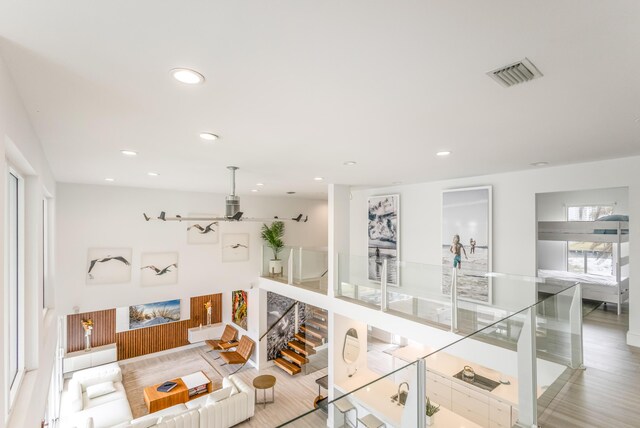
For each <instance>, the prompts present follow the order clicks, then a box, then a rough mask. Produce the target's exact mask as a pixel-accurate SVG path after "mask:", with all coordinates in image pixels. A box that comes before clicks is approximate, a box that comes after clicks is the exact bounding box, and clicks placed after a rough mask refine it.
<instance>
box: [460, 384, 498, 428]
mask: <svg viewBox="0 0 640 428" xmlns="http://www.w3.org/2000/svg"><path fill="white" fill-rule="evenodd" d="M451 405H452V410H453V411H454V412H456V413H457V414H459V415H461V416H463V417H464V418H466V419H468V420H470V421H471V422H475V423H476V424H478V425H480V426H482V427H489V397H487V396H486V395H484V394H482V393H479V392H476V391H473V390H472V389H471V388H467V387H466V386H463V385H459V384H458V383H456V382H452V384H451Z"/></svg>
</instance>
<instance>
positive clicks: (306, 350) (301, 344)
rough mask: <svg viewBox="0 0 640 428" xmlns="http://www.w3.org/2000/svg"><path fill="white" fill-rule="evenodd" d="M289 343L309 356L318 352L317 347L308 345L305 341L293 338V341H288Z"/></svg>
mask: <svg viewBox="0 0 640 428" xmlns="http://www.w3.org/2000/svg"><path fill="white" fill-rule="evenodd" d="M287 345H289V347H290V348H292V349H293V350H295V351H298V352H299V353H301V354H304V355H306V356H307V357H308V356H309V355H313V354H315V353H316V350H315V349H313V348H311V347H309V346H306V345H305V343H304V342H301V341H299V340H292V341H291V342H289V343H287Z"/></svg>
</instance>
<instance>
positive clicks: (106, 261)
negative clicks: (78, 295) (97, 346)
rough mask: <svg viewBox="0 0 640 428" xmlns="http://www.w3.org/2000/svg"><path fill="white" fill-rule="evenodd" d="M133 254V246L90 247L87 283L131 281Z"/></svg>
mask: <svg viewBox="0 0 640 428" xmlns="http://www.w3.org/2000/svg"><path fill="white" fill-rule="evenodd" d="M131 256H132V251H131V248H89V251H87V266H86V270H85V271H86V272H87V276H86V281H87V285H94V284H122V283H125V282H130V281H131V260H132V258H131Z"/></svg>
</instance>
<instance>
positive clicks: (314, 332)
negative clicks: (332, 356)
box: [300, 325, 324, 340]
mask: <svg viewBox="0 0 640 428" xmlns="http://www.w3.org/2000/svg"><path fill="white" fill-rule="evenodd" d="M300 330H302V331H303V332H304V333H305V334H308V335H309V336H314V337H316V338H318V339H320V340H322V339H323V338H324V333H322V331H321V330H318V329H317V328H313V327H310V326H306V325H303V326H300Z"/></svg>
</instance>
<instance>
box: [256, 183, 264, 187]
mask: <svg viewBox="0 0 640 428" xmlns="http://www.w3.org/2000/svg"><path fill="white" fill-rule="evenodd" d="M256 186H260V187H262V186H264V184H263V183H256Z"/></svg>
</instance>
